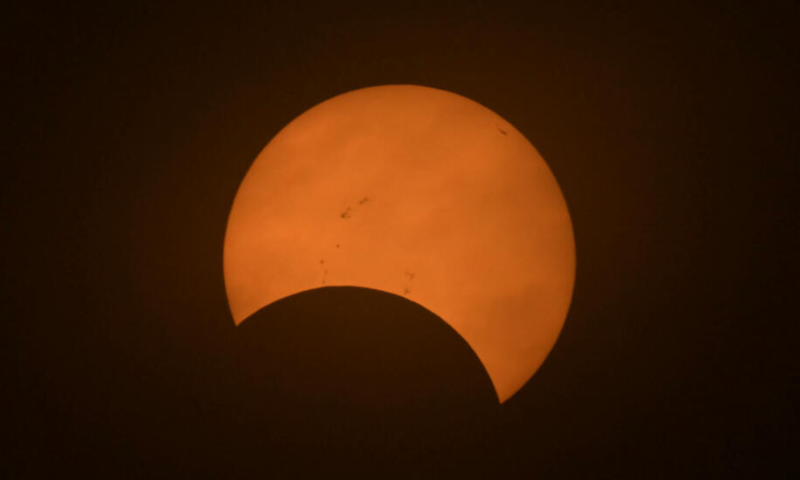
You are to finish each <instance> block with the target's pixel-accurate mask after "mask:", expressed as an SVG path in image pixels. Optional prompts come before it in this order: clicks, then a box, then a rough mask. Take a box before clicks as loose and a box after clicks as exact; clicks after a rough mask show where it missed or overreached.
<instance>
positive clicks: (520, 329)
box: [224, 85, 575, 402]
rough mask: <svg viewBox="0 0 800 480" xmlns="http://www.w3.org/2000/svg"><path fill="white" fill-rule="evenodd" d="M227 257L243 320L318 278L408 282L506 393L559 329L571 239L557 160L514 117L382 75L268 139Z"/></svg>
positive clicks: (570, 279) (234, 220) (568, 285)
mask: <svg viewBox="0 0 800 480" xmlns="http://www.w3.org/2000/svg"><path fill="white" fill-rule="evenodd" d="M224 269H225V285H226V289H227V293H228V300H229V303H230V308H231V312H232V314H233V318H234V321H235V322H236V324H237V325H238V324H239V323H240V322H242V321H243V320H244V319H246V318H247V317H248V316H249V315H251V314H252V313H254V312H256V311H257V310H259V309H260V308H262V307H264V306H266V305H268V304H270V303H272V302H274V301H276V300H279V299H281V298H283V297H286V296H289V295H292V294H294V293H297V292H300V291H304V290H309V289H312V288H317V287H322V286H329V285H352V286H362V287H368V288H373V289H378V290H384V291H387V292H391V293H395V294H398V295H404V296H406V297H408V298H409V299H410V300H412V301H415V302H417V303H419V304H421V305H423V306H425V307H426V308H428V309H429V310H431V311H432V312H434V313H436V314H437V315H438V316H440V317H441V318H442V319H444V320H445V321H446V322H448V323H449V324H450V325H451V326H452V327H453V328H454V329H455V330H456V331H457V332H458V333H459V334H460V335H461V336H462V337H463V338H464V339H465V340H466V341H467V342H468V343H469V344H470V346H471V347H472V348H473V349H474V350H475V352H476V354H477V355H478V357H479V358H480V359H481V361H482V362H483V364H484V366H485V367H486V370H487V371H488V373H489V375H490V377H491V378H492V381H493V382H494V386H495V389H496V391H497V394H498V397H499V399H500V401H501V402H502V401H504V400H506V399H507V398H508V397H510V396H511V395H513V394H514V393H515V392H516V391H517V390H518V389H519V388H520V387H522V385H524V384H525V382H526V381H527V380H528V379H529V378H530V377H531V376H532V375H533V374H534V373H535V372H536V370H537V369H538V368H539V366H540V365H541V364H542V362H543V361H544V359H545V357H546V356H547V354H548V353H549V352H550V350H551V348H552V347H553V344H554V343H555V341H556V339H557V337H558V334H559V332H560V331H561V328H562V326H563V324H564V320H565V318H566V315H567V310H568V308H569V304H570V301H571V297H572V288H573V284H574V278H575V244H574V239H573V233H572V224H571V222H570V217H569V212H568V211H567V206H566V203H565V202H564V198H563V196H562V194H561V190H560V189H559V187H558V184H557V183H556V180H555V178H554V176H553V174H552V173H551V172H550V169H549V168H548V167H547V165H546V164H545V162H544V160H543V159H542V157H541V156H540V155H539V153H538V152H537V151H536V149H534V147H533V146H532V145H531V144H530V143H529V142H528V141H527V140H526V139H525V137H524V136H523V135H522V134H520V132H518V131H517V130H516V129H515V128H514V127H513V126H511V125H510V124H509V123H508V122H506V121H505V120H503V119H502V118H501V117H499V116H498V115H497V114H495V113H494V112H492V111H491V110H488V109H487V108H485V107H483V106H481V105H479V104H478V103H475V102H473V101H471V100H469V99H467V98H464V97H461V96H459V95H455V94H453V93H449V92H445V91H442V90H436V89H432V88H427V87H418V86H406V85H397V86H382V87H373V88H365V89H362V90H356V91H353V92H349V93H346V94H343V95H340V96H337V97H335V98H332V99H330V100H328V101H326V102H323V103H321V104H319V105H317V106H316V107H314V108H312V109H310V110H308V111H307V112H305V113H303V114H302V115H300V116H299V117H297V118H296V119H295V120H294V121H292V122H291V123H290V124H289V125H287V126H286V127H285V128H284V129H283V130H282V131H281V132H280V133H278V135H277V136H275V138H274V139H272V141H271V142H270V143H269V144H268V145H267V146H266V148H264V150H263V151H262V152H261V154H260V155H259V156H258V158H256V160H255V162H254V163H253V165H252V167H251V168H250V170H249V171H248V173H247V175H246V176H245V178H244V180H243V181H242V184H241V186H240V188H239V191H238V193H237V195H236V198H235V200H234V203H233V208H232V210H231V213H230V218H229V222H228V229H227V232H226V236H225V248H224Z"/></svg>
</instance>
